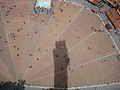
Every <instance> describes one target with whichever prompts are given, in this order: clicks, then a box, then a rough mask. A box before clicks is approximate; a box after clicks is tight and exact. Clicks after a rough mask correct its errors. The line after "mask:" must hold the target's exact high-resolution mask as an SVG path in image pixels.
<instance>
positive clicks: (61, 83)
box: [53, 40, 70, 90]
mask: <svg viewBox="0 0 120 90" xmlns="http://www.w3.org/2000/svg"><path fill="white" fill-rule="evenodd" d="M53 58H54V88H57V90H58V88H64V90H67V88H68V74H67V67H68V65H69V63H70V58H69V57H68V50H67V47H66V43H65V40H64V41H56V42H55V49H54V50H53ZM60 90H61V89H60Z"/></svg>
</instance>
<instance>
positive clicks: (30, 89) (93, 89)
mask: <svg viewBox="0 0 120 90" xmlns="http://www.w3.org/2000/svg"><path fill="white" fill-rule="evenodd" d="M25 90H120V83H115V84H109V85H107V84H105V85H96V86H88V87H77V88H68V89H59V88H58V89H50V88H48V87H39V86H38V87H37V86H25Z"/></svg>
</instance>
